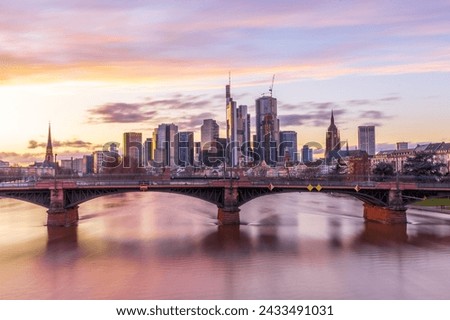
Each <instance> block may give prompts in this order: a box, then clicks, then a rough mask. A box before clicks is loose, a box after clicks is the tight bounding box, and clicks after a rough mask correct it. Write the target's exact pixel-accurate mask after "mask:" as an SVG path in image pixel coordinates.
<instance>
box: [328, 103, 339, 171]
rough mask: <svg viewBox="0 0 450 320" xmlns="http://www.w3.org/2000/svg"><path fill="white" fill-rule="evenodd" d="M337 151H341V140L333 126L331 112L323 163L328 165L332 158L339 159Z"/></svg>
mask: <svg viewBox="0 0 450 320" xmlns="http://www.w3.org/2000/svg"><path fill="white" fill-rule="evenodd" d="M339 150H341V138H340V135H339V130H338V128H337V127H336V125H335V124H334V114H333V111H331V121H330V126H329V127H328V130H327V133H326V136H325V161H326V162H327V163H330V162H331V160H332V159H333V158H336V159H338V158H339V154H338V152H339Z"/></svg>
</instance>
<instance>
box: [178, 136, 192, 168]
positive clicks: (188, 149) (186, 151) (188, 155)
mask: <svg viewBox="0 0 450 320" xmlns="http://www.w3.org/2000/svg"><path fill="white" fill-rule="evenodd" d="M174 151H175V157H174V159H175V164H176V165H178V166H181V167H188V166H193V165H194V133H193V132H191V131H183V132H178V133H177V134H175V146H174Z"/></svg>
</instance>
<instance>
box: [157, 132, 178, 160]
mask: <svg viewBox="0 0 450 320" xmlns="http://www.w3.org/2000/svg"><path fill="white" fill-rule="evenodd" d="M177 132H178V126H176V125H175V124H173V123H171V124H167V123H163V124H160V125H159V126H158V128H156V129H155V130H154V132H153V148H154V159H153V160H154V162H155V164H156V165H161V166H173V165H175V150H174V141H175V134H176V133H177ZM155 141H156V142H155Z"/></svg>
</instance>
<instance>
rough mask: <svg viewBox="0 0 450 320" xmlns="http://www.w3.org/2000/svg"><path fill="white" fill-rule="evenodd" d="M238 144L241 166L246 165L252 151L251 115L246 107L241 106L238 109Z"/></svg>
mask: <svg viewBox="0 0 450 320" xmlns="http://www.w3.org/2000/svg"><path fill="white" fill-rule="evenodd" d="M236 112H237V124H236V125H237V143H238V147H239V150H240V152H239V155H238V157H239V164H240V165H246V164H247V163H248V162H249V158H248V157H249V156H250V150H251V145H250V144H251V136H250V114H249V113H248V107H247V106H246V105H240V106H239V108H238V109H237V111H236Z"/></svg>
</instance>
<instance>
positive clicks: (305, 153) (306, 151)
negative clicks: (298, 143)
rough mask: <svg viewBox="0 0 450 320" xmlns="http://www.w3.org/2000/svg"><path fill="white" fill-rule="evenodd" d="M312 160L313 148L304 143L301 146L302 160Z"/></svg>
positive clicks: (305, 161) (306, 161)
mask: <svg viewBox="0 0 450 320" xmlns="http://www.w3.org/2000/svg"><path fill="white" fill-rule="evenodd" d="M313 161H314V160H313V149H312V148H310V147H309V146H308V145H307V144H305V145H304V146H303V148H302V162H303V163H308V162H313Z"/></svg>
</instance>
